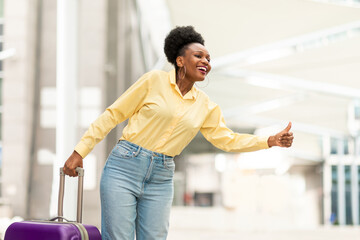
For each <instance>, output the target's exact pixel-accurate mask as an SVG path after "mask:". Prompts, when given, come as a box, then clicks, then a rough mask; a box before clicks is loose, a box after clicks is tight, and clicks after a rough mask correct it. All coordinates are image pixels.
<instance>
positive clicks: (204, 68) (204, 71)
mask: <svg viewBox="0 0 360 240" xmlns="http://www.w3.org/2000/svg"><path fill="white" fill-rule="evenodd" d="M197 69H198V70H199V71H200V72H202V73H203V74H206V73H207V67H197Z"/></svg>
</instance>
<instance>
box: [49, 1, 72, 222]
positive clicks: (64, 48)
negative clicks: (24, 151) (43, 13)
mask: <svg viewBox="0 0 360 240" xmlns="http://www.w3.org/2000/svg"><path fill="white" fill-rule="evenodd" d="M57 3H58V4H57V46H56V48H57V52H56V55H57V56H56V60H57V63H56V66H57V70H56V94H57V96H56V97H57V101H56V107H57V123H56V162H55V163H54V168H53V187H52V195H51V204H50V214H51V215H52V216H54V215H57V213H56V209H57V202H58V201H57V196H58V191H59V190H58V189H59V187H58V186H59V168H60V167H62V166H63V165H64V163H65V161H66V159H67V158H68V157H69V156H70V154H71V153H72V152H73V150H74V147H75V145H76V143H77V141H78V139H77V116H78V104H77V102H78V101H77V100H78V97H77V96H78V91H77V83H78V1H77V0H61V1H59V0H58V2H57ZM76 182H77V179H75V178H72V179H71V178H66V186H65V196H64V216H65V218H67V219H69V220H75V219H76V196H77V195H76V191H77V185H76Z"/></svg>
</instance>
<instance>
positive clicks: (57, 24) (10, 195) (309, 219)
mask: <svg viewBox="0 0 360 240" xmlns="http://www.w3.org/2000/svg"><path fill="white" fill-rule="evenodd" d="M184 25H193V26H194V27H195V29H196V30H197V31H198V32H200V33H201V34H202V35H203V37H204V39H205V46H206V47H207V49H208V50H209V52H210V54H211V57H212V66H213V69H212V72H211V73H210V74H209V77H208V79H207V80H205V82H202V83H200V84H199V85H198V87H199V88H200V89H201V90H203V91H205V92H206V93H207V94H208V95H209V96H210V98H211V99H212V100H213V101H214V102H216V103H218V104H219V105H220V107H221V108H222V111H223V114H224V116H225V120H226V122H227V125H228V126H229V127H230V128H231V129H233V130H234V131H238V132H242V133H253V134H259V135H268V134H274V133H276V132H278V131H280V130H282V129H283V128H285V127H286V125H287V123H288V121H291V122H292V123H293V128H292V131H293V132H294V135H295V141H294V144H293V147H292V148H290V149H280V148H273V149H269V150H264V151H258V152H253V153H243V154H234V153H225V152H222V151H220V150H217V149H216V148H214V147H213V146H212V145H211V144H210V143H208V142H206V140H205V139H204V138H203V137H202V136H201V135H198V136H196V138H195V139H194V140H193V141H192V142H191V143H190V145H189V146H188V147H187V148H186V149H185V150H184V152H183V153H182V154H181V155H179V156H177V157H176V159H175V161H176V172H175V178H174V185H175V196H174V203H173V209H172V212H171V222H170V233H169V239H170V240H177V239H190V240H192V239H254V240H255V239H265V238H266V239H289V238H290V239H325V238H326V239H330V240H331V239H340V238H341V239H344V238H347V239H360V227H359V226H360V220H359V218H360V207H359V205H360V1H359V0H224V1H217V0H207V1H199V0H191V1H190V0H182V1H176V0H88V1H85V0H63V1H58V2H57V1H56V0H0V50H1V52H0V60H1V61H0V90H1V92H0V126H1V128H0V170H1V173H0V174H1V175H0V190H1V191H0V236H1V234H3V232H4V231H5V229H6V227H7V226H8V224H10V223H11V222H13V221H18V220H21V219H49V218H50V216H52V215H54V214H55V213H54V206H55V205H56V204H57V199H56V196H57V191H58V190H57V189H58V188H57V185H56V184H57V178H58V175H57V173H58V170H57V169H58V167H59V166H61V165H62V164H63V163H64V162H65V160H66V159H67V157H68V156H69V155H70V153H71V152H72V151H73V147H74V146H75V144H76V143H77V141H78V140H79V139H80V137H81V136H82V134H83V133H84V132H85V130H86V129H87V127H88V126H89V124H90V123H91V122H92V121H93V120H94V119H95V118H96V117H97V116H98V115H99V114H100V113H101V112H102V111H104V110H105V108H106V107H107V106H108V105H110V104H111V103H112V102H114V100H116V98H117V97H118V96H120V94H121V93H122V92H123V91H124V90H125V89H127V88H128V87H129V86H130V85H131V84H132V83H134V82H135V81H136V80H137V79H138V77H140V76H141V75H142V74H143V73H145V72H146V71H149V70H151V69H163V70H165V71H168V70H170V69H171V66H170V65H169V64H168V63H167V62H166V59H165V56H164V54H163V43H164V38H165V36H166V34H167V33H168V32H169V31H170V30H171V29H172V28H173V27H174V26H184ZM123 126H124V125H123V124H121V125H119V126H118V127H117V128H116V129H114V130H113V131H111V132H110V134H109V135H108V136H107V137H106V139H105V140H103V141H102V142H101V143H99V144H98V145H97V146H96V147H95V149H94V150H93V152H92V153H91V154H90V155H89V156H88V157H86V158H85V160H84V167H85V171H86V172H85V192H84V194H85V195H84V213H83V218H84V222H85V223H88V224H94V225H96V226H100V199H99V178H100V175H101V171H102V167H103V165H104V162H105V160H106V157H107V155H108V153H109V152H110V150H111V149H112V148H113V146H114V144H115V143H116V142H117V139H118V138H120V136H121V131H122V128H123ZM72 185H74V184H73V183H70V184H69V186H70V190H69V191H72V190H71V189H72V187H71V186H72ZM75 187H76V186H75ZM70 198H71V197H70ZM70 201H71V200H70ZM67 208H72V209H73V207H71V206H70V207H67ZM55 215H56V214H55ZM0 238H1V237H0Z"/></svg>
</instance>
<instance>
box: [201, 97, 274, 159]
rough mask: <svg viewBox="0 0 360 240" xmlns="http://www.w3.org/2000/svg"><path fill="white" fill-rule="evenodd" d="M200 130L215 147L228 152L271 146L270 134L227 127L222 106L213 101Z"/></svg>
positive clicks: (255, 149) (247, 150)
mask: <svg viewBox="0 0 360 240" xmlns="http://www.w3.org/2000/svg"><path fill="white" fill-rule="evenodd" d="M200 132H201V133H202V135H203V136H204V137H205V138H206V139H207V140H208V141H209V142H211V143H212V144H213V145H214V146H215V147H217V148H219V149H221V150H224V151H226V152H251V151H257V150H260V149H267V148H269V146H268V143H267V140H268V136H256V135H252V134H240V133H234V132H233V131H232V130H231V129H229V128H227V127H226V125H225V120H224V117H223V115H222V113H221V110H220V107H219V106H218V105H216V104H215V103H213V102H210V103H209V113H208V115H207V117H206V119H205V121H204V123H203V125H202V127H201V128H200Z"/></svg>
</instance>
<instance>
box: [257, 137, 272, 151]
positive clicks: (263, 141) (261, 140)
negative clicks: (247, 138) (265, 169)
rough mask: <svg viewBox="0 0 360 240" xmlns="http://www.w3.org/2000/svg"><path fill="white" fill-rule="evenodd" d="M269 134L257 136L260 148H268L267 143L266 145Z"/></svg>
mask: <svg viewBox="0 0 360 240" xmlns="http://www.w3.org/2000/svg"><path fill="white" fill-rule="evenodd" d="M269 137H270V136H260V137H259V146H260V147H261V148H262V149H268V148H270V147H269V145H268V139H269Z"/></svg>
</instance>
